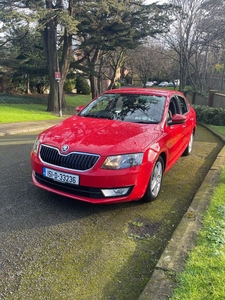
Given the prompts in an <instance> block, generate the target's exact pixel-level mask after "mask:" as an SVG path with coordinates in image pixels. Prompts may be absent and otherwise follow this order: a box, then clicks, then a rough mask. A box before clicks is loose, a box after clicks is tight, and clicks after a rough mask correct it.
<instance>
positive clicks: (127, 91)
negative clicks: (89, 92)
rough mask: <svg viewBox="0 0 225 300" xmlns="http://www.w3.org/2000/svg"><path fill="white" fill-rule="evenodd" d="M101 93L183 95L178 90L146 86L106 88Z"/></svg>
mask: <svg viewBox="0 0 225 300" xmlns="http://www.w3.org/2000/svg"><path fill="white" fill-rule="evenodd" d="M103 94H142V95H152V94H154V95H159V96H165V97H166V96H171V95H175V94H180V95H183V94H182V93H181V92H179V91H174V90H165V89H160V88H154V89H153V88H152V89H146V88H120V89H114V90H108V91H105V92H104V93H103Z"/></svg>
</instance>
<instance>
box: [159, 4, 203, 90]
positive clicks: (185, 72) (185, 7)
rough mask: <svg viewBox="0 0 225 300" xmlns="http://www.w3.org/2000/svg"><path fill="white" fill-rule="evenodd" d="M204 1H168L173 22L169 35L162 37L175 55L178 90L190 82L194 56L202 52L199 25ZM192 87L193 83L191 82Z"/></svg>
mask: <svg viewBox="0 0 225 300" xmlns="http://www.w3.org/2000/svg"><path fill="white" fill-rule="evenodd" d="M203 3H204V0H200V1H199V0H186V1H183V0H170V4H172V5H173V6H174V11H173V17H174V22H173V24H172V25H171V27H170V34H167V35H163V40H164V42H165V43H166V46H167V47H169V48H170V49H171V50H173V51H174V52H175V53H176V54H177V58H176V59H178V61H179V71H180V76H179V77H180V89H181V90H184V87H185V85H186V83H187V78H189V80H192V69H193V66H194V65H193V64H192V63H191V61H192V59H193V57H194V55H196V54H198V55H199V54H200V52H202V50H203V49H202V46H201V44H200V43H199V41H200V40H201V38H202V36H203V33H202V32H201V31H200V30H199V25H200V24H201V22H202V18H204V11H203V9H202V5H203ZM192 84H193V85H194V84H195V83H194V81H193V80H192Z"/></svg>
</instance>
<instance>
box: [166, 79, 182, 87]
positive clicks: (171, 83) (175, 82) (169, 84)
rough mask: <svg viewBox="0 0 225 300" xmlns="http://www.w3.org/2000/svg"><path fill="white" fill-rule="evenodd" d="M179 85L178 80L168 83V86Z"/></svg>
mask: <svg viewBox="0 0 225 300" xmlns="http://www.w3.org/2000/svg"><path fill="white" fill-rule="evenodd" d="M179 84H180V80H179V79H175V80H174V81H170V82H169V83H168V86H174V85H175V86H178V85H179Z"/></svg>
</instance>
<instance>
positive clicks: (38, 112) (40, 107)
mask: <svg viewBox="0 0 225 300" xmlns="http://www.w3.org/2000/svg"><path fill="white" fill-rule="evenodd" d="M90 100H91V96H90V95H66V103H67V108H66V109H65V110H64V111H63V115H72V114H75V108H76V107H77V106H79V105H85V104H87V103H88V102H89V101H90ZM46 110H47V100H46V95H44V96H43V98H41V97H38V98H36V97H35V96H33V97H31V96H29V97H27V96H18V97H16V96H14V95H13V96H12V95H0V115H1V118H0V123H12V122H28V121H40V120H51V119H56V118H58V113H57V112H56V113H51V112H47V111H46Z"/></svg>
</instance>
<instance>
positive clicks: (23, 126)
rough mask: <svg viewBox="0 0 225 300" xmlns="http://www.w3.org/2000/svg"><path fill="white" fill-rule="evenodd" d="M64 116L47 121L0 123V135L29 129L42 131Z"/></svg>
mask: <svg viewBox="0 0 225 300" xmlns="http://www.w3.org/2000/svg"><path fill="white" fill-rule="evenodd" d="M64 119H65V118H64V117H62V118H60V117H59V118H58V119H54V120H48V121H33V122H24V123H23V122H17V123H0V136H5V135H11V134H17V133H25V132H30V131H42V130H44V129H47V128H48V127H51V126H53V125H55V124H57V123H59V122H60V121H62V120H64Z"/></svg>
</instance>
